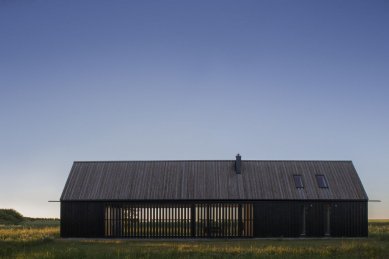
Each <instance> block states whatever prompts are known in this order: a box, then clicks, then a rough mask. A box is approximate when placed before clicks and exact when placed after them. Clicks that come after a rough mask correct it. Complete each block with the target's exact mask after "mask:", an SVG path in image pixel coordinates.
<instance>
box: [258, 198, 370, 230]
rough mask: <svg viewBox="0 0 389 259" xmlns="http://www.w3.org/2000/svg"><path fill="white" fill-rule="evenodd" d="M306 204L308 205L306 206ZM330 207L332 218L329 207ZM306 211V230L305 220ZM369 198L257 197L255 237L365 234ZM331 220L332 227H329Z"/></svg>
mask: <svg viewBox="0 0 389 259" xmlns="http://www.w3.org/2000/svg"><path fill="white" fill-rule="evenodd" d="M304 207H305V209H304ZM328 209H329V220H327V218H326V217H327V216H326V215H327V214H326V213H327V210H328ZM303 213H305V231H304V230H303V224H304V223H303V221H304V216H303ZM367 223H368V215H367V202H362V201H361V202H359V201H357V202H355V201H347V202H346V201H331V202H322V201H311V202H309V201H307V202H302V201H257V202H254V236H255V237H300V236H304V234H305V236H307V237H321V236H325V235H326V234H328V235H329V236H333V237H342V236H344V237H365V236H367V235H368V225H367ZM326 224H329V231H328V233H326V227H327V225H326Z"/></svg>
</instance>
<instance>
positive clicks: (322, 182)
mask: <svg viewBox="0 0 389 259" xmlns="http://www.w3.org/2000/svg"><path fill="white" fill-rule="evenodd" d="M316 180H317V184H318V185H319V187H320V188H328V183H327V179H326V177H325V176H324V175H316Z"/></svg>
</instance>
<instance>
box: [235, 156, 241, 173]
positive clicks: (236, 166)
mask: <svg viewBox="0 0 389 259" xmlns="http://www.w3.org/2000/svg"><path fill="white" fill-rule="evenodd" d="M240 167H241V156H240V155H239V154H237V155H236V160H235V171H236V173H237V174H240Z"/></svg>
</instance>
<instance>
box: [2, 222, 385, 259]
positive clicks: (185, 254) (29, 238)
mask: <svg viewBox="0 0 389 259" xmlns="http://www.w3.org/2000/svg"><path fill="white" fill-rule="evenodd" d="M43 225H44V224H39V225H34V226H28V225H22V226H0V258H110V257H115V258H198V257H200V258H235V257H237V256H239V257H240V258H255V257H260V258H334V257H336V258H389V242H388V240H389V220H380V221H377V220H373V221H370V222H369V238H359V239H350V238H345V239H246V240H218V239H215V240H182V241H181V240H171V241H166V240H161V241H159V240H155V241H154V240H124V239H98V240H93V239H80V240H78V239H77V240H75V239H59V238H58V237H59V226H52V225H50V224H49V226H43Z"/></svg>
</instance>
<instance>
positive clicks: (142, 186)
mask: <svg viewBox="0 0 389 259" xmlns="http://www.w3.org/2000/svg"><path fill="white" fill-rule="evenodd" d="M296 174H298V175H302V177H303V182H304V188H303V189H298V188H296V187H295V183H294V179H293V175H296ZM318 174H320V175H324V176H325V177H326V178H327V181H328V185H329V188H319V186H318V183H317V181H316V176H315V175H318ZM284 199H285V200H294V199H298V200H317V199H319V200H327V199H329V200H331V199H342V200H367V199H368V198H367V195H366V192H365V190H364V188H363V186H362V183H361V181H360V179H359V177H358V174H357V172H356V170H355V168H354V166H353V164H352V162H351V161H253V160H242V168H241V174H236V172H235V160H222V161H220V160H209V161H109V162H74V164H73V167H72V169H71V171H70V174H69V177H68V180H67V182H66V185H65V188H64V190H63V193H62V196H61V201H66V200H284Z"/></svg>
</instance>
